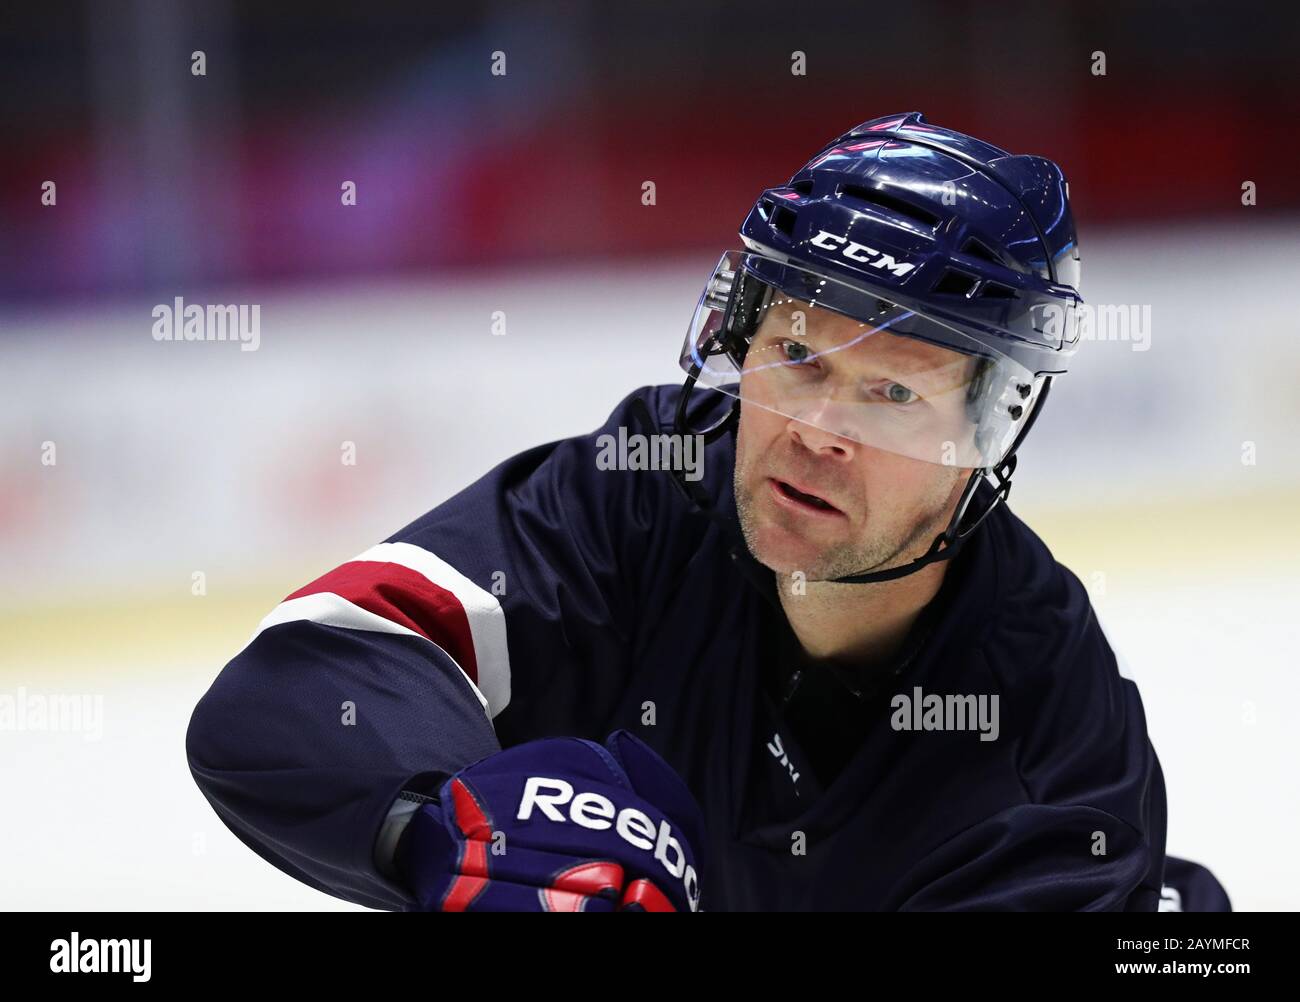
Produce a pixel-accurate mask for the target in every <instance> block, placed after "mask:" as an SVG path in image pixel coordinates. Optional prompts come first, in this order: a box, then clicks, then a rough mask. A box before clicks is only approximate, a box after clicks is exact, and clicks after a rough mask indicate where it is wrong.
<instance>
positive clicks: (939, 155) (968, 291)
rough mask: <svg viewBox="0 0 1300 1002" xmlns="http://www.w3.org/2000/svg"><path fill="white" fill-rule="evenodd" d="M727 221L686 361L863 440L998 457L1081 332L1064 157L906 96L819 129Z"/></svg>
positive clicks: (950, 459)
mask: <svg viewBox="0 0 1300 1002" xmlns="http://www.w3.org/2000/svg"><path fill="white" fill-rule="evenodd" d="M740 237H741V240H742V241H743V242H744V246H745V249H744V250H734V251H728V252H727V253H726V254H724V255H723V257H722V259H721V260H720V261H719V263H718V265H717V267H716V268H715V269H714V274H713V276H712V278H711V279H710V281H709V283H708V285H707V286H706V288H705V291H704V294H703V295H702V296H701V298H700V302H699V306H698V307H697V309H696V313H695V317H694V319H693V321H692V324H691V327H690V330H689V331H688V334H687V338H686V342H685V344H684V346H683V350H682V355H681V359H680V361H681V364H682V367H683V368H684V369H686V371H687V372H688V373H690V374H692V376H693V380H694V381H695V382H698V383H699V384H701V385H705V386H711V387H714V388H715V389H719V390H721V391H722V392H724V393H729V394H731V395H733V396H735V397H737V398H738V399H739V400H741V401H745V402H749V403H752V404H756V405H758V406H762V407H766V408H769V409H772V410H776V411H778V412H779V413H782V414H785V415H787V416H789V417H792V418H795V419H797V420H800V421H806V422H808V423H810V424H815V425H817V426H819V427H823V428H825V429H826V430H829V431H832V432H834V433H836V434H841V435H844V436H846V437H848V438H852V439H855V440H858V441H860V442H863V443H865V444H867V445H870V446H872V447H875V448H881V449H885V450H887V451H890V452H895V453H899V454H902V455H907V456H910V457H913V458H916V459H921V460H924V461H927V462H934V463H942V464H945V465H955V466H960V467H969V468H984V469H988V468H992V467H994V466H996V465H997V464H998V463H999V462H1002V461H1004V460H1005V459H1006V458H1007V457H1008V456H1010V455H1011V454H1012V452H1013V451H1014V447H1015V445H1016V444H1017V443H1018V441H1019V440H1020V439H1021V438H1023V431H1024V430H1025V429H1027V427H1028V424H1029V421H1030V415H1031V414H1033V413H1034V412H1035V410H1036V405H1037V403H1038V401H1039V398H1040V396H1041V395H1042V392H1043V387H1044V384H1045V380H1046V378H1047V377H1049V376H1051V375H1055V374H1060V373H1063V372H1065V371H1066V370H1067V368H1068V365H1069V360H1070V357H1071V356H1072V355H1073V354H1074V352H1075V350H1076V348H1077V347H1078V331H1077V326H1076V310H1077V307H1078V306H1079V305H1080V303H1081V300H1080V298H1079V292H1078V286H1079V263H1080V262H1079V251H1078V244H1077V240H1076V237H1075V230H1074V220H1073V218H1072V216H1071V214H1070V208H1069V201H1068V197H1067V190H1066V182H1065V178H1064V176H1063V175H1062V173H1061V170H1060V168H1059V167H1057V165H1056V164H1054V163H1052V162H1051V161H1050V160H1047V159H1044V158H1043V157H1036V156H1013V155H1012V154H1010V153H1008V152H1007V151H1005V150H1002V149H999V148H998V147H996V146H992V145H990V144H988V143H985V142H982V141H980V140H978V139H974V138H972V137H970V136H966V135H963V134H961V133H959V132H954V131H953V130H951V129H945V128H940V127H938V126H934V125H930V124H928V123H926V122H925V119H924V118H923V116H922V115H921V114H920V113H919V112H911V113H909V114H906V115H891V116H887V117H884V118H877V119H873V120H872V121H869V122H866V123H864V124H862V125H859V126H858V127H857V128H855V129H853V130H852V131H850V132H847V133H845V134H844V135H842V136H840V137H839V138H837V139H836V140H834V141H833V142H831V143H829V144H828V145H827V146H826V147H824V148H823V149H822V150H820V151H819V152H818V153H817V155H816V156H814V157H813V158H812V159H811V160H810V161H809V162H808V163H807V164H806V165H805V166H804V167H803V168H801V169H800V170H799V171H798V172H797V173H796V174H795V175H794V176H793V177H792V178H791V179H790V180H789V182H788V183H787V184H784V185H780V186H779V187H775V188H769V189H767V190H766V191H764V192H763V193H762V194H761V195H760V196H759V198H758V200H757V202H756V203H755V205H754V207H753V209H752V210H751V211H750V213H749V215H748V216H747V217H746V219H745V221H744V223H743V225H742V226H741V228H740ZM879 335H886V336H879ZM922 345H928V346H929V348H928V349H925V348H922V347H921V346H922ZM850 363H853V364H850ZM857 363H862V364H857Z"/></svg>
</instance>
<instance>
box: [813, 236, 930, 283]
mask: <svg viewBox="0 0 1300 1002" xmlns="http://www.w3.org/2000/svg"><path fill="white" fill-rule="evenodd" d="M808 242H809V243H810V244H812V245H813V246H814V247H820V248H821V249H822V250H838V251H839V252H840V254H841V255H842V256H843V257H846V258H848V259H849V260H850V261H857V262H858V263H859V264H869V265H871V267H873V268H884V269H885V270H886V271H888V272H889V273H890V274H891V275H893V276H895V277H896V278H902V277H903V276H904V275H906V274H907V273H908V272H909V271H911V270H912V269H913V268H915V267H916V265H914V264H908V263H907V262H904V261H895V260H894V259H893V257H891V256H890V255H888V254H882V253H881V252H880V251H878V250H876V249H875V248H874V247H868V246H867V245H866V244H860V243H858V242H857V241H856V240H850V239H848V238H847V237H841V236H836V235H835V234H834V233H830V232H828V231H826V230H818V231H817V235H816V236H815V237H813V238H812V239H811V240H810V241H808Z"/></svg>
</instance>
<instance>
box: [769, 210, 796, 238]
mask: <svg viewBox="0 0 1300 1002" xmlns="http://www.w3.org/2000/svg"><path fill="white" fill-rule="evenodd" d="M794 221H795V211H794V209H792V208H790V207H789V206H788V205H777V206H774V207H773V208H772V225H773V226H775V227H776V228H777V229H778V230H780V231H781V232H782V233H784V234H785V235H786V236H787V237H792V236H794Z"/></svg>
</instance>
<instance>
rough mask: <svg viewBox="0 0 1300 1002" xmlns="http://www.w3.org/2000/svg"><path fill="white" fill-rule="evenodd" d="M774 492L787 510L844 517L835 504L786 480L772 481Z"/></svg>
mask: <svg viewBox="0 0 1300 1002" xmlns="http://www.w3.org/2000/svg"><path fill="white" fill-rule="evenodd" d="M771 483H772V492H773V494H775V496H776V498H777V500H778V501H779V502H781V503H782V505H783V506H784V507H786V508H792V509H794V510H796V511H805V512H809V513H813V512H817V513H820V514H823V515H843V514H844V512H842V511H840V510H839V509H838V508H836V507H835V506H834V505H833V504H831V503H830V502H829V501H827V500H826V499H825V498H823V497H820V496H819V495H817V494H813V493H812V492H811V491H807V490H803V489H801V488H799V487H796V486H795V485H794V484H792V483H789V482H788V481H785V480H777V479H775V478H773V479H772V481H771Z"/></svg>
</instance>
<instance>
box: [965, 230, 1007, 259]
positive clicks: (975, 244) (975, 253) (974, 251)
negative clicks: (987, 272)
mask: <svg viewBox="0 0 1300 1002" xmlns="http://www.w3.org/2000/svg"><path fill="white" fill-rule="evenodd" d="M961 252H962V253H963V254H969V255H970V256H971V257H977V258H979V259H980V260H981V261H988V262H989V263H990V264H1001V263H1002V262H1001V261H1000V260H999V259H998V256H997V255H996V254H994V253H993V252H992V251H991V250H989V249H988V248H987V247H986V246H985V245H984V244H982V243H980V241H978V240H976V239H975V238H974V237H971V238H970V239H969V240H967V241H966V243H965V244H963V245H962V249H961Z"/></svg>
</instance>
